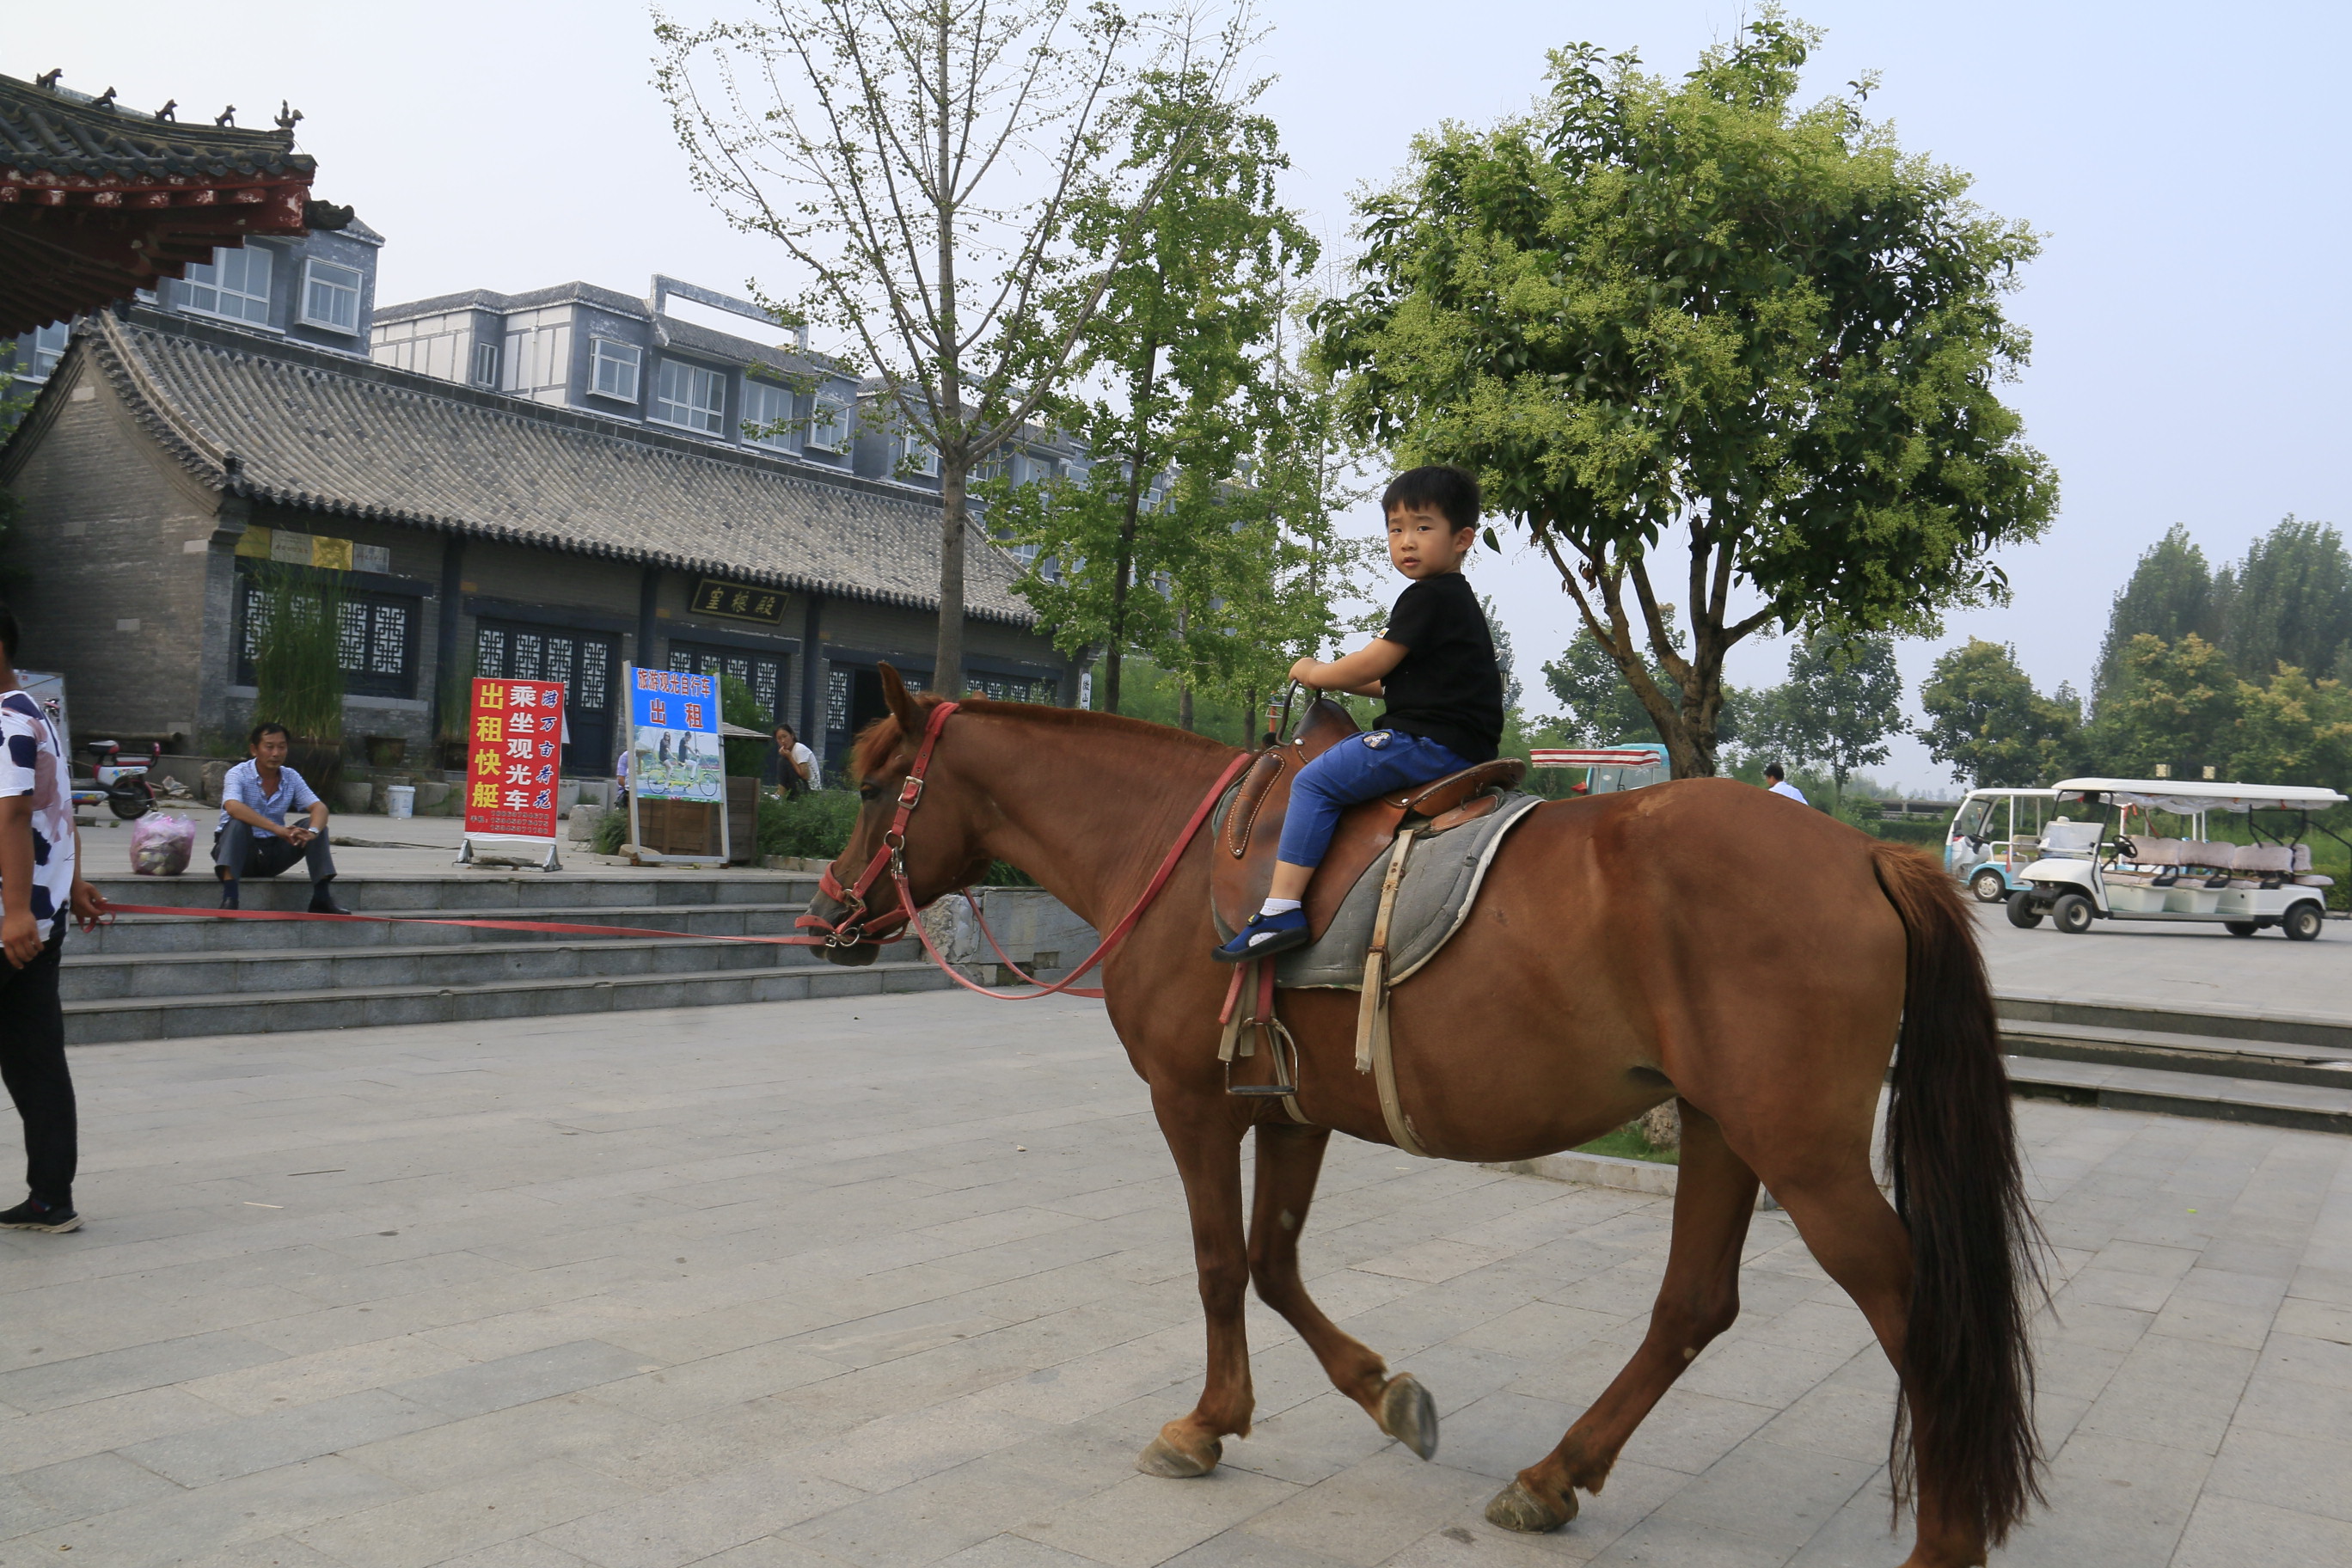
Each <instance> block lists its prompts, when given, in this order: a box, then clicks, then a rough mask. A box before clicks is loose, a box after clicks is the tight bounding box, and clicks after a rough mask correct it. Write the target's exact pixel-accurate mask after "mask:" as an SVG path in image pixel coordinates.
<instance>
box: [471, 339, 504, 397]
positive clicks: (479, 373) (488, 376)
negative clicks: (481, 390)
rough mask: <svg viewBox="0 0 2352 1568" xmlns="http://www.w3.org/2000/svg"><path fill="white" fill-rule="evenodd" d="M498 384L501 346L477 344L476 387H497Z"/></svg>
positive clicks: (475, 346) (475, 353)
mask: <svg viewBox="0 0 2352 1568" xmlns="http://www.w3.org/2000/svg"><path fill="white" fill-rule="evenodd" d="M474 384H475V385H476V386H496V385H497V384H499V345H498V344H496V343H476V344H475V345H474Z"/></svg>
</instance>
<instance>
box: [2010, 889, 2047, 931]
mask: <svg viewBox="0 0 2352 1568" xmlns="http://www.w3.org/2000/svg"><path fill="white" fill-rule="evenodd" d="M2009 923H2010V924H2011V925H2013V926H2015V927H2016V928H2017V929H2018V930H2020V931H2032V929H2033V928H2034V927H2035V926H2038V925H2040V924H2041V923H2042V914H2041V911H2040V910H2036V909H2035V908H2034V907H2033V895H2032V893H2011V894H2010V896H2009Z"/></svg>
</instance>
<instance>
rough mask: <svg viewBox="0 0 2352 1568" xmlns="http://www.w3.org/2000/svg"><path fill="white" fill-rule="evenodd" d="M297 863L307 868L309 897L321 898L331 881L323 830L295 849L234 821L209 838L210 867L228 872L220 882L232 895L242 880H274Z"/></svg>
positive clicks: (332, 860) (330, 857)
mask: <svg viewBox="0 0 2352 1568" xmlns="http://www.w3.org/2000/svg"><path fill="white" fill-rule="evenodd" d="M297 861H300V862H302V863H303V864H304V865H306V866H308V867H309V868H310V896H311V898H312V899H313V900H316V899H319V898H321V897H324V896H325V889H326V885H327V884H328V883H329V882H331V881H333V880H334V879H335V857H334V854H333V852H332V851H331V850H330V849H329V848H328V847H327V834H326V830H325V829H324V828H321V829H320V831H319V836H318V837H315V838H313V839H311V840H310V843H308V844H305V845H303V846H302V847H300V848H299V849H298V848H296V847H294V846H293V845H292V844H289V843H288V842H287V841H286V840H285V839H284V838H281V837H278V835H277V834H275V833H256V832H255V831H254V830H253V824H251V823H249V822H238V821H236V820H235V819H234V818H232V819H231V820H230V822H229V825H228V826H226V827H224V828H222V829H221V830H220V831H219V832H218V833H215V835H213V864H214V865H215V866H217V867H219V868H222V869H224V870H226V872H227V873H228V875H227V876H226V877H223V878H222V880H223V881H224V882H226V884H227V885H228V888H229V890H230V891H231V892H232V893H234V892H235V891H236V885H237V882H238V880H239V879H242V878H246V877H275V876H276V875H278V873H279V872H280V871H283V870H286V869H287V868H289V867H291V866H292V865H294V863H295V862H297Z"/></svg>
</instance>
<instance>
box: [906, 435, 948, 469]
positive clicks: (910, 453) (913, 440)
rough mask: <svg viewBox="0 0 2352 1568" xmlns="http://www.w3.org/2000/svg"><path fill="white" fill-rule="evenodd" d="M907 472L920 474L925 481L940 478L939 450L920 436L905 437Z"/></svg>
mask: <svg viewBox="0 0 2352 1568" xmlns="http://www.w3.org/2000/svg"><path fill="white" fill-rule="evenodd" d="M907 471H908V473H910V474H920V475H922V476H923V478H925V479H938V478H939V477H940V453H939V448H938V447H934V446H932V445H931V444H930V443H929V441H926V440H924V439H923V438H922V437H920V436H909V437H907Z"/></svg>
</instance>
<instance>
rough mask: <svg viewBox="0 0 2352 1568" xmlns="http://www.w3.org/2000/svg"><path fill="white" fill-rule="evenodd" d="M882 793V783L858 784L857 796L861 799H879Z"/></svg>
mask: <svg viewBox="0 0 2352 1568" xmlns="http://www.w3.org/2000/svg"><path fill="white" fill-rule="evenodd" d="M881 795H882V786H881V785H880V784H859V785H858V786H857V798H858V799H860V800H877V799H879V798H880V797H881Z"/></svg>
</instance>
